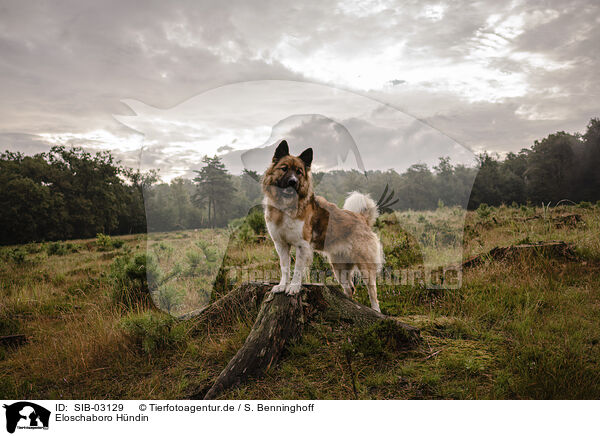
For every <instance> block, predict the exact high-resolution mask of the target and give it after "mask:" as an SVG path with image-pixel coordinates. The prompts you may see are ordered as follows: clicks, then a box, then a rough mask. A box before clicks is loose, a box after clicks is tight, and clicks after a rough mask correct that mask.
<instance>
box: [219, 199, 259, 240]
mask: <svg viewBox="0 0 600 436" xmlns="http://www.w3.org/2000/svg"><path fill="white" fill-rule="evenodd" d="M228 227H229V230H230V231H231V232H234V233H235V238H236V239H237V240H238V241H240V242H244V243H249V242H252V241H254V240H255V239H256V236H259V235H264V234H265V233H266V232H267V224H266V223H265V216H264V213H263V211H262V208H259V207H256V208H254V209H252V210H251V211H250V213H249V214H248V216H247V217H246V218H245V219H244V218H236V219H233V220H231V221H229V225H228Z"/></svg>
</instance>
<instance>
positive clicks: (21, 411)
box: [4, 401, 50, 433]
mask: <svg viewBox="0 0 600 436" xmlns="http://www.w3.org/2000/svg"><path fill="white" fill-rule="evenodd" d="M4 408H5V409H6V431H8V432H9V433H14V432H15V430H16V429H17V428H18V429H48V425H49V423H50V411H49V410H48V409H46V408H44V407H42V406H39V405H37V404H35V403H31V402H29V401H19V402H17V403H13V404H10V405H7V404H5V405H4Z"/></svg>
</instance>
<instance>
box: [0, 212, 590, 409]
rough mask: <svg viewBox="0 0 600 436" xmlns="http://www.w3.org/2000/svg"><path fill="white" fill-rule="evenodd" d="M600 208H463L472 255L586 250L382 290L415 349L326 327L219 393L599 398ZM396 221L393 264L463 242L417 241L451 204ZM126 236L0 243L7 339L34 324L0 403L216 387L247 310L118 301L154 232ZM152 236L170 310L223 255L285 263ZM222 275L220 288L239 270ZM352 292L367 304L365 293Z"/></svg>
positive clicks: (0, 352) (194, 292)
mask: <svg viewBox="0 0 600 436" xmlns="http://www.w3.org/2000/svg"><path fill="white" fill-rule="evenodd" d="M573 213H576V214H579V215H581V218H582V219H581V221H580V222H578V223H576V224H573V225H567V226H560V225H557V223H556V221H555V220H553V219H552V217H553V216H557V215H560V214H573ZM599 215H600V208H598V207H591V208H581V207H572V206H569V207H561V208H557V209H554V210H551V211H544V210H542V209H539V208H538V209H534V208H510V207H503V208H497V209H492V210H491V211H488V212H487V213H478V212H477V211H475V212H469V213H467V214H466V226H465V232H464V241H463V245H462V248H463V250H462V252H463V253H462V256H463V257H468V256H471V255H474V254H478V253H481V252H485V251H487V250H489V249H491V248H493V247H495V246H507V245H510V244H515V243H519V242H523V241H540V240H564V241H567V242H569V243H572V244H574V245H575V247H576V250H577V253H578V254H579V255H580V257H581V259H580V260H578V261H572V262H566V261H558V260H552V259H544V258H541V257H539V258H530V259H526V260H518V259H517V260H511V261H500V262H494V263H487V264H484V265H481V266H479V267H476V268H473V269H469V270H467V271H465V272H464V275H463V286H462V287H461V288H460V289H458V290H431V289H426V288H424V287H422V286H408V285H405V286H402V285H400V286H393V285H390V284H386V283H382V284H380V287H379V289H380V300H381V307H382V309H383V310H384V312H387V313H389V314H392V315H394V316H398V317H399V318H400V319H402V320H404V321H405V322H408V323H411V324H414V325H417V326H419V327H420V328H421V329H422V332H423V338H424V341H423V345H422V346H421V347H420V348H418V349H416V350H411V351H395V350H385V352H384V355H373V353H372V350H369V349H368V348H367V349H360V350H358V349H352V350H351V351H350V352H349V351H348V349H346V348H345V345H344V344H347V343H348V338H349V337H352V335H353V334H355V333H356V332H353V331H352V329H350V328H349V327H348V326H345V325H337V324H330V323H328V322H327V321H325V320H322V321H321V322H315V323H314V324H312V325H310V326H309V327H308V328H307V329H306V332H305V334H304V337H303V339H302V340H301V341H300V342H299V343H297V344H294V345H292V346H291V347H290V348H289V350H288V352H287V354H286V355H285V356H284V358H283V360H282V362H281V363H280V364H279V365H278V366H277V367H275V368H272V369H271V370H270V371H269V372H268V374H266V376H265V377H263V378H262V379H260V380H254V381H252V382H251V383H248V384H246V385H244V386H242V387H239V388H238V389H234V390H231V391H228V392H227V393H226V394H225V397H227V398H272V399H278V398H323V399H325V398H332V399H346V398H347V399H352V398H360V399H368V398H381V399H384V398H386V399H387V398H467V399H474V398H598V397H600V330H598V319H600V236H599V235H600V217H599ZM411 220H412V221H411ZM401 222H402V223H403V224H402V225H403V226H405V227H408V230H407V229H405V228H400V226H398V225H397V224H394V223H391V222H390V223H384V224H382V225H381V226H380V228H379V232H380V233H381V235H382V240H383V242H384V245H385V246H386V250H387V253H386V254H387V255H388V259H387V260H388V262H389V263H390V264H394V266H398V265H405V266H410V267H412V266H416V265H419V264H422V263H423V262H427V260H426V259H431V258H432V256H434V254H435V253H434V252H435V247H436V246H438V248H439V244H440V241H445V242H454V240H453V239H452V238H451V237H450V238H449V237H448V235H446V238H445V239H443V238H442V239H440V238H439V237H437V236H436V237H431V235H430V237H429V239H427V238H423V237H421V236H422V233H423V232H425V233H427V231H432V230H431V229H440V228H443V229H446V230H448V229H455V228H456V225H457V223H460V222H462V218H461V216H460V214H459V213H457V212H455V211H453V210H452V209H443V210H440V211H437V212H429V213H423V214H421V213H416V212H407V213H405V214H404V215H403V216H402V219H401ZM448 222H450V224H451V225H450V224H447V223H448ZM428 223H429V230H426V228H427V226H428ZM411 226H412V227H411ZM432 226H433V227H432ZM454 231H455V230H452V232H454ZM415 235H416V236H415ZM425 236H427V235H425ZM119 239H123V240H124V241H125V244H124V246H123V247H121V248H119V249H112V250H108V251H101V250H99V249H98V248H97V247H96V246H95V243H94V241H87V240H86V241H71V242H72V244H74V247H75V248H74V250H76V252H68V253H67V254H64V255H48V252H47V246H45V245H42V244H29V245H27V246H21V247H4V248H3V249H2V262H1V264H0V293H1V300H0V334H2V335H5V334H14V333H24V334H25V335H27V337H28V338H29V340H28V342H27V343H26V344H25V345H23V346H21V347H18V348H0V396H3V397H6V398H9V397H11V398H52V399H54V398H157V399H167V398H184V397H188V396H190V395H193V394H194V393H196V392H198V391H202V390H205V389H207V387H208V386H209V384H210V381H211V380H212V379H214V377H216V375H218V373H219V372H220V371H221V369H222V368H223V366H224V365H225V364H226V363H227V361H228V360H229V359H230V358H231V357H232V356H233V354H234V353H235V352H236V350H237V349H238V347H239V346H240V345H241V344H242V343H243V341H244V338H245V336H246V335H247V333H248V331H249V328H250V326H251V324H252V316H249V317H248V318H245V319H239V320H232V324H231V325H228V326H222V327H220V328H218V329H216V330H214V329H211V330H204V331H200V332H193V331H192V326H193V325H192V323H189V324H188V323H185V322H174V321H173V320H172V319H171V318H170V317H169V316H168V315H166V314H164V313H162V312H160V311H157V310H156V309H152V308H150V307H148V305H147V304H143V303H141V302H140V303H138V304H131V305H123V304H118V303H117V302H115V299H114V287H115V282H114V277H113V276H111V265H113V263H114V262H116V260H117V259H119V258H121V257H123V256H125V258H132V257H133V256H135V254H136V253H144V252H145V251H146V235H143V236H142V235H138V236H130V237H124V238H119ZM148 241H149V242H148V246H149V248H150V251H151V252H152V253H154V254H155V256H156V258H157V262H158V266H159V268H160V272H161V274H162V277H163V278H164V277H168V276H169V273H171V272H173V271H175V272H176V273H177V274H173V275H172V277H171V278H169V279H168V280H167V281H166V282H165V283H167V284H168V285H170V286H171V287H172V288H171V289H175V290H176V291H177V292H180V293H182V294H181V299H180V300H178V301H179V302H178V304H177V305H176V306H175V309H174V313H179V312H183V311H187V310H190V309H193V308H196V307H198V306H199V305H203V304H206V302H207V301H208V300H207V298H208V299H210V298H214V296H213V295H211V294H210V293H208V294H206V293H204V292H199V290H200V291H202V288H206V286H207V283H210V284H211V285H212V282H213V281H214V279H215V278H216V277H219V276H218V275H217V273H218V266H219V265H220V262H221V258H223V257H225V265H226V267H240V266H244V267H247V268H254V269H260V268H263V269H266V270H271V269H275V270H276V269H277V257H276V254H275V252H274V250H273V247H272V244H271V243H270V242H269V241H258V242H248V241H242V240H230V239H229V234H228V233H226V232H224V231H220V232H213V231H209V230H205V231H199V232H173V233H168V234H157V235H150V237H149V239H148ZM199 241H209V242H212V241H217V243H216V245H217V246H218V247H219V248H218V250H217V253H216V255H217V260H216V261H214V262H213V261H211V262H209V263H211V265H209V267H208V268H206V263H207V259H208V257H210V256H212V254H211V253H208V255H207V254H206V252H205V250H204V249H203V248H202V245H203V244H204V243H203V242H199ZM423 241H425V242H427V243H428V244H429V245H428V246H426V247H424V246H423ZM395 245H398V246H399V247H400V248H399V249H398V250H394V247H395ZM446 245H447V248H448V249H447V250H446V251H444V249H441V250H440V253H439V256H438V257H436V258H435V259H436V261H439V262H442V263H443V262H449V261H450V260H451V259H453V258H454V257H456V251H455V250H456V249H457V248H456V246H455V244H449V245H448V244H446ZM15 250H17V251H19V250H20V252H21V254H22V255H20V254H19V253H15ZM427 250H430V252H429V253H427V252H426V251H427ZM453 250H454V251H453ZM72 251H73V250H72ZM194 252H199V253H200V255H201V256H200V262H199V263H197V261H198V259H197V258H194ZM423 252H425V253H423ZM190 253H191V254H190ZM194 264H196V266H195V267H194ZM213 264H218V265H217V268H215V267H214V265H213ZM177 265H179V267H177ZM203 265H204V266H203ZM177 268H180V272H178V271H177ZM203 268H204V269H203ZM219 280H221V281H222V282H219V283H220V284H221V285H222V286H224V287H226V286H227V285H231V284H233V283H234V280H235V277H231V280H232V281H230V282H227V281H226V280H224V279H222V278H221V279H219ZM357 298H358V299H359V300H360V301H361V302H363V303H366V302H368V297H367V295H366V292H365V290H364V288H363V287H362V286H359V288H358V295H357ZM132 325H133V326H136V327H135V328H133V327H131V326H132Z"/></svg>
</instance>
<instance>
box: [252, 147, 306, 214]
mask: <svg viewBox="0 0 600 436" xmlns="http://www.w3.org/2000/svg"><path fill="white" fill-rule="evenodd" d="M312 158H313V151H312V148H307V149H306V150H304V151H303V152H302V153H300V155H299V156H292V155H291V154H290V150H289V147H288V143H287V142H286V141H285V140H284V141H281V142H280V143H279V145H278V146H277V149H276V150H275V154H274V155H273V161H272V162H271V165H270V166H269V168H267V171H266V172H265V174H264V176H263V179H262V188H263V192H264V193H265V195H267V197H268V198H269V199H270V200H271V201H272V203H273V205H274V206H276V207H280V208H282V209H283V208H289V207H293V206H295V205H297V204H298V202H299V201H302V200H303V199H305V198H308V197H310V195H311V194H312V177H311V173H310V165H311V163H312Z"/></svg>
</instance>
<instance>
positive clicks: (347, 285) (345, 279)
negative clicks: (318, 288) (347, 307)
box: [331, 263, 354, 298]
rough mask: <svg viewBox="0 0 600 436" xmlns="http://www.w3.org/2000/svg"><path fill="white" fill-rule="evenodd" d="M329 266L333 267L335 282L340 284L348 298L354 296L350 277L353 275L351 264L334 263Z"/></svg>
mask: <svg viewBox="0 0 600 436" xmlns="http://www.w3.org/2000/svg"><path fill="white" fill-rule="evenodd" d="M331 266H332V267H333V274H334V275H335V278H336V280H337V281H338V282H339V283H340V285H341V286H342V289H343V290H344V292H345V293H346V295H347V296H348V298H352V295H353V294H354V284H353V283H352V276H353V275H354V273H353V270H352V264H346V263H335V264H331Z"/></svg>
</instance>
